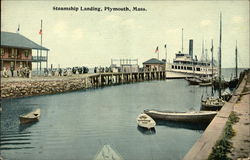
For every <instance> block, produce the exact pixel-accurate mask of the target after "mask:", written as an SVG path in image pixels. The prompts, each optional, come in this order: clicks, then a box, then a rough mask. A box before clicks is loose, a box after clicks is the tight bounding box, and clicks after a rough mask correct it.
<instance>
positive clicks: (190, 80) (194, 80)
mask: <svg viewBox="0 0 250 160" xmlns="http://www.w3.org/2000/svg"><path fill="white" fill-rule="evenodd" d="M186 81H188V83H189V84H190V85H199V84H200V83H201V82H202V81H201V80H199V79H198V78H196V77H192V78H186Z"/></svg>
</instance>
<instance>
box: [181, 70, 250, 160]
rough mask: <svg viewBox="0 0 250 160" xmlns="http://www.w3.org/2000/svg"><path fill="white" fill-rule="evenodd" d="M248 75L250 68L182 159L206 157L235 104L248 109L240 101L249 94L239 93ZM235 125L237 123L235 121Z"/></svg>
mask: <svg viewBox="0 0 250 160" xmlns="http://www.w3.org/2000/svg"><path fill="white" fill-rule="evenodd" d="M249 77H250V70H246V71H245V74H244V77H243V78H242V81H241V82H240V84H239V86H238V88H237V89H235V91H234V94H233V96H232V98H231V99H230V100H229V102H227V103H226V104H225V105H224V106H223V107H222V108H221V110H220V111H219V112H218V114H217V115H216V116H215V118H214V119H213V120H212V122H211V123H210V124H209V126H208V127H207V128H206V130H205V131H204V133H203V134H202V136H201V137H200V138H199V139H198V140H197V141H196V143H195V144H194V145H193V146H192V147H191V148H190V150H189V151H188V152H187V153H186V155H185V156H184V157H183V160H190V159H196V160H205V159H208V157H209V155H210V154H211V153H212V148H213V147H214V146H215V144H216V142H217V141H218V140H220V138H221V137H222V136H223V131H224V127H225V125H226V122H227V121H228V118H229V116H230V114H231V112H232V111H234V110H235V108H237V107H236V106H237V105H238V104H241V107H242V108H244V110H249V105H247V103H243V102H242V97H245V96H249V94H246V95H241V93H243V92H244V89H245V88H246V86H247V85H248V86H249ZM244 99H245V98H244ZM248 114H249V113H248ZM239 118H240V119H243V118H244V116H242V115H239ZM235 125H237V123H236V124H235ZM248 125H249V124H248ZM246 127H247V126H246ZM248 127H249V126H248ZM241 132H243V131H240V130H238V133H237V132H236V136H235V137H238V135H240V134H242V133H241ZM248 134H250V133H248ZM248 136H249V135H248ZM235 137H233V139H237V138H235ZM236 150H238V149H236ZM248 154H250V153H248Z"/></svg>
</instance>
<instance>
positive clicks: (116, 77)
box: [85, 71, 166, 88]
mask: <svg viewBox="0 0 250 160" xmlns="http://www.w3.org/2000/svg"><path fill="white" fill-rule="evenodd" d="M164 79H166V76H165V71H155V72H131V73H123V72H118V73H112V72H111V73H97V74H92V75H90V76H87V77H86V80H85V82H86V88H89V87H102V86H109V85H118V84H126V83H133V82H142V81H149V80H164Z"/></svg>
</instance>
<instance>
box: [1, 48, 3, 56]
mask: <svg viewBox="0 0 250 160" xmlns="http://www.w3.org/2000/svg"><path fill="white" fill-rule="evenodd" d="M1 56H4V49H3V48H1Z"/></svg>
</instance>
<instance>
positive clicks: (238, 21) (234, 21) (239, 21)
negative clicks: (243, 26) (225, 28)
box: [232, 16, 244, 23]
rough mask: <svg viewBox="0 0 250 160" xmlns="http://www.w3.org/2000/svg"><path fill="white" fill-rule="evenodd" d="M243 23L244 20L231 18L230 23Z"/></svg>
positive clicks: (238, 17)
mask: <svg viewBox="0 0 250 160" xmlns="http://www.w3.org/2000/svg"><path fill="white" fill-rule="evenodd" d="M243 21H244V19H243V17H241V16H233V17H232V23H241V22H243Z"/></svg>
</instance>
